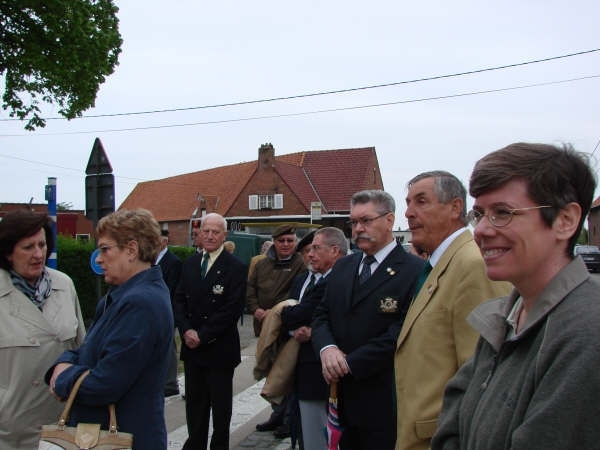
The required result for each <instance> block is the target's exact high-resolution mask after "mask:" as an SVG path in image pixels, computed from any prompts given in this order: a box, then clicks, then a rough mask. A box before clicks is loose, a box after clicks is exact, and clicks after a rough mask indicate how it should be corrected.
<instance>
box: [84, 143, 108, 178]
mask: <svg viewBox="0 0 600 450" xmlns="http://www.w3.org/2000/svg"><path fill="white" fill-rule="evenodd" d="M112 171H113V169H112V166H111V165H110V162H109V161H108V156H106V152H105V151H104V147H103V146H102V142H101V141H100V138H96V140H95V141H94V146H93V147H92V153H91V154H90V159H89V161H88V165H87V167H86V168H85V173H86V174H87V175H100V174H103V173H112Z"/></svg>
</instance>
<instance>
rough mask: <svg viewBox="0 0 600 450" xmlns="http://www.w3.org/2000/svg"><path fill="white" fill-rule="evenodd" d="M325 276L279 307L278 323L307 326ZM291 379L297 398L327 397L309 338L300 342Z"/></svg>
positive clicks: (325, 386)
mask: <svg viewBox="0 0 600 450" xmlns="http://www.w3.org/2000/svg"><path fill="white" fill-rule="evenodd" d="M306 276H310V273H309V274H308V275H305V276H304V277H303V278H304V279H303V280H302V284H303V283H304V281H305V279H306ZM327 278H328V277H325V278H323V277H321V278H319V281H318V282H317V283H316V284H315V286H314V288H313V289H312V290H311V291H310V292H308V293H307V294H306V295H305V296H304V298H303V299H302V301H301V302H300V303H298V304H297V305H294V306H289V307H287V308H284V309H283V310H282V311H281V324H282V327H283V328H285V330H286V331H287V330H295V329H297V328H300V327H302V326H310V324H311V322H312V318H313V313H314V311H315V309H316V307H317V305H318V304H319V303H320V302H321V300H322V298H323V294H324V293H325V286H326V284H327ZM302 284H300V288H302ZM294 381H295V390H296V394H297V395H298V399H299V400H324V401H327V398H328V397H329V388H328V386H327V383H326V382H325V379H324V378H323V374H322V373H321V359H320V358H319V355H318V353H315V351H314V349H313V346H312V342H311V341H308V342H304V343H302V344H300V349H299V351H298V359H297V362H296V372H295V378H294Z"/></svg>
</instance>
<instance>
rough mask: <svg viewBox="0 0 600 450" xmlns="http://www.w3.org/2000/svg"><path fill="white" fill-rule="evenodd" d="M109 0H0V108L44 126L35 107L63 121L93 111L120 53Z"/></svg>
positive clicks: (114, 11)
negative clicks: (0, 88) (49, 107)
mask: <svg viewBox="0 0 600 450" xmlns="http://www.w3.org/2000/svg"><path fill="white" fill-rule="evenodd" d="M118 10H119V9H118V8H117V7H116V6H115V5H114V2H113V0H52V1H48V2H45V1H39V0H0V75H1V76H3V77H4V81H5V89H4V92H3V94H2V108H3V109H5V110H9V113H10V116H11V117H15V116H16V117H18V118H19V119H21V120H27V123H26V124H25V128H26V129H28V130H34V129H35V128H37V127H44V126H45V120H44V118H42V117H41V116H40V113H41V111H40V107H39V106H40V103H42V102H43V103H49V104H56V105H58V107H59V109H58V112H59V113H60V114H61V115H62V116H63V117H66V118H67V119H73V118H75V117H80V116H81V113H82V112H83V111H85V110H86V109H88V108H90V107H92V106H94V103H95V100H96V95H97V93H98V89H99V87H100V85H101V84H102V83H103V82H104V81H105V79H106V77H107V76H108V75H110V74H111V73H113V72H114V70H115V67H116V65H117V64H118V57H119V54H120V53H121V44H122V42H123V41H122V39H121V35H120V33H119V28H118V25H119V20H118V18H117V12H118Z"/></svg>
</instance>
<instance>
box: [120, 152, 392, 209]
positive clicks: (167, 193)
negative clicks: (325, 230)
mask: <svg viewBox="0 0 600 450" xmlns="http://www.w3.org/2000/svg"><path fill="white" fill-rule="evenodd" d="M257 167H258V162H257V161H252V162H244V163H240V164H233V165H230V166H223V167H217V168H214V169H207V170H202V171H198V172H193V173H188V174H184V175H178V176H174V177H169V178H164V179H161V180H154V181H146V182H143V183H140V184H138V185H137V186H136V187H135V188H134V189H133V191H132V192H131V193H130V194H129V196H128V197H127V198H126V199H125V201H124V202H123V203H122V204H121V206H120V208H129V209H130V208H137V207H142V208H147V209H149V210H150V211H152V213H153V214H154V216H155V217H156V219H157V220H159V221H172V220H181V219H183V218H189V217H190V216H191V214H192V212H193V211H194V209H195V208H196V207H197V206H198V200H197V198H196V197H197V195H198V194H201V195H202V196H203V198H204V199H205V200H206V206H207V211H208V212H211V211H216V212H218V213H219V214H221V215H223V216H227V212H228V211H229V209H230V208H231V206H232V204H233V202H234V201H235V200H236V198H237V197H238V195H239V194H240V192H241V191H242V190H243V189H244V188H245V187H246V185H247V184H248V182H250V180H251V178H252V176H253V175H254V174H255V172H256V170H257ZM274 168H275V171H276V172H277V174H278V175H279V176H280V177H281V179H282V180H283V181H284V182H285V183H286V184H287V185H288V186H289V188H290V189H291V190H292V191H293V192H294V193H295V195H296V196H297V197H298V199H299V200H300V202H301V203H302V204H303V205H304V206H305V207H306V211H307V213H308V212H310V202H311V201H313V200H314V199H315V196H316V198H319V199H320V201H321V202H322V205H323V210H324V211H325V212H326V213H334V212H342V213H344V212H348V210H349V209H350V197H351V196H352V194H353V193H355V192H357V191H359V190H362V189H374V188H377V189H383V183H382V181H381V175H380V173H379V165H378V162H377V154H376V152H375V148H374V147H367V148H354V149H342V150H320V151H305V152H298V153H290V154H287V155H281V156H275V167H274ZM163 199H164V200H163Z"/></svg>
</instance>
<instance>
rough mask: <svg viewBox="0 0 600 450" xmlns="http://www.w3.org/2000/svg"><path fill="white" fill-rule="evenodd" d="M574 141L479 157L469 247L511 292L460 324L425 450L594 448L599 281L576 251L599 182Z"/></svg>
mask: <svg viewBox="0 0 600 450" xmlns="http://www.w3.org/2000/svg"><path fill="white" fill-rule="evenodd" d="M594 172H595V171H594V170H593V169H592V167H591V165H590V160H589V157H588V155H584V154H582V153H578V152H576V151H575V150H574V149H573V148H572V147H571V146H563V147H556V146H552V145H544V144H528V143H517V144H512V145H509V146H508V147H505V148H503V149H501V150H497V151H495V152H492V153H490V154H488V155H486V156H484V157H483V158H482V159H480V160H479V161H478V162H477V163H476V164H475V168H474V169H473V173H472V175H471V181H470V186H469V192H470V194H471V196H473V197H474V198H475V202H474V206H473V211H472V212H471V213H470V214H469V218H470V219H471V224H472V225H473V226H474V231H473V234H474V238H475V242H476V243H477V245H478V246H479V249H480V252H481V254H482V256H483V260H484V262H485V266H486V273H487V275H488V277H489V278H491V279H492V280H506V281H509V282H511V283H512V284H513V286H514V289H513V290H512V292H511V293H510V295H508V296H506V297H500V298H496V299H492V300H489V301H487V302H484V303H482V304H481V305H479V306H478V307H477V308H476V309H475V310H474V311H473V312H472V313H471V314H470V315H469V317H468V319H467V320H468V322H469V324H470V325H471V326H472V327H473V328H474V329H475V330H476V331H477V333H479V335H480V338H479V341H478V343H477V347H476V350H475V353H474V355H473V357H472V358H471V359H470V360H469V361H468V362H467V363H465V364H464V365H463V366H462V367H461V369H460V370H459V371H458V372H457V374H456V375H455V376H454V377H453V378H452V379H451V380H450V381H449V382H448V384H447V386H446V390H445V394H444V399H443V407H442V411H441V414H440V418H439V427H438V430H437V432H436V434H435V435H434V437H433V440H432V445H431V448H432V449H433V450H442V449H444V450H446V449H458V448H462V449H477V450H503V449H512V450H517V449H533V448H535V449H574V448H582V449H583V448H598V442H600V427H599V426H598V423H599V422H598V419H597V417H598V415H599V414H600V406H599V405H598V401H597V399H598V395H599V394H600V377H599V376H598V371H599V369H600V345H598V324H599V323H600V301H599V300H600V298H599V294H598V292H600V283H598V281H597V280H596V279H594V278H592V277H591V276H590V274H589V273H588V271H587V269H586V267H585V264H584V262H583V261H582V260H581V259H580V258H577V257H574V256H573V248H574V246H575V243H576V242H577V239H578V237H579V235H580V232H581V229H582V227H583V224H584V221H585V218H586V216H587V214H588V212H589V210H590V206H591V204H592V200H593V196H594V191H595V189H596V179H595V178H596V177H595V174H594Z"/></svg>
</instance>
